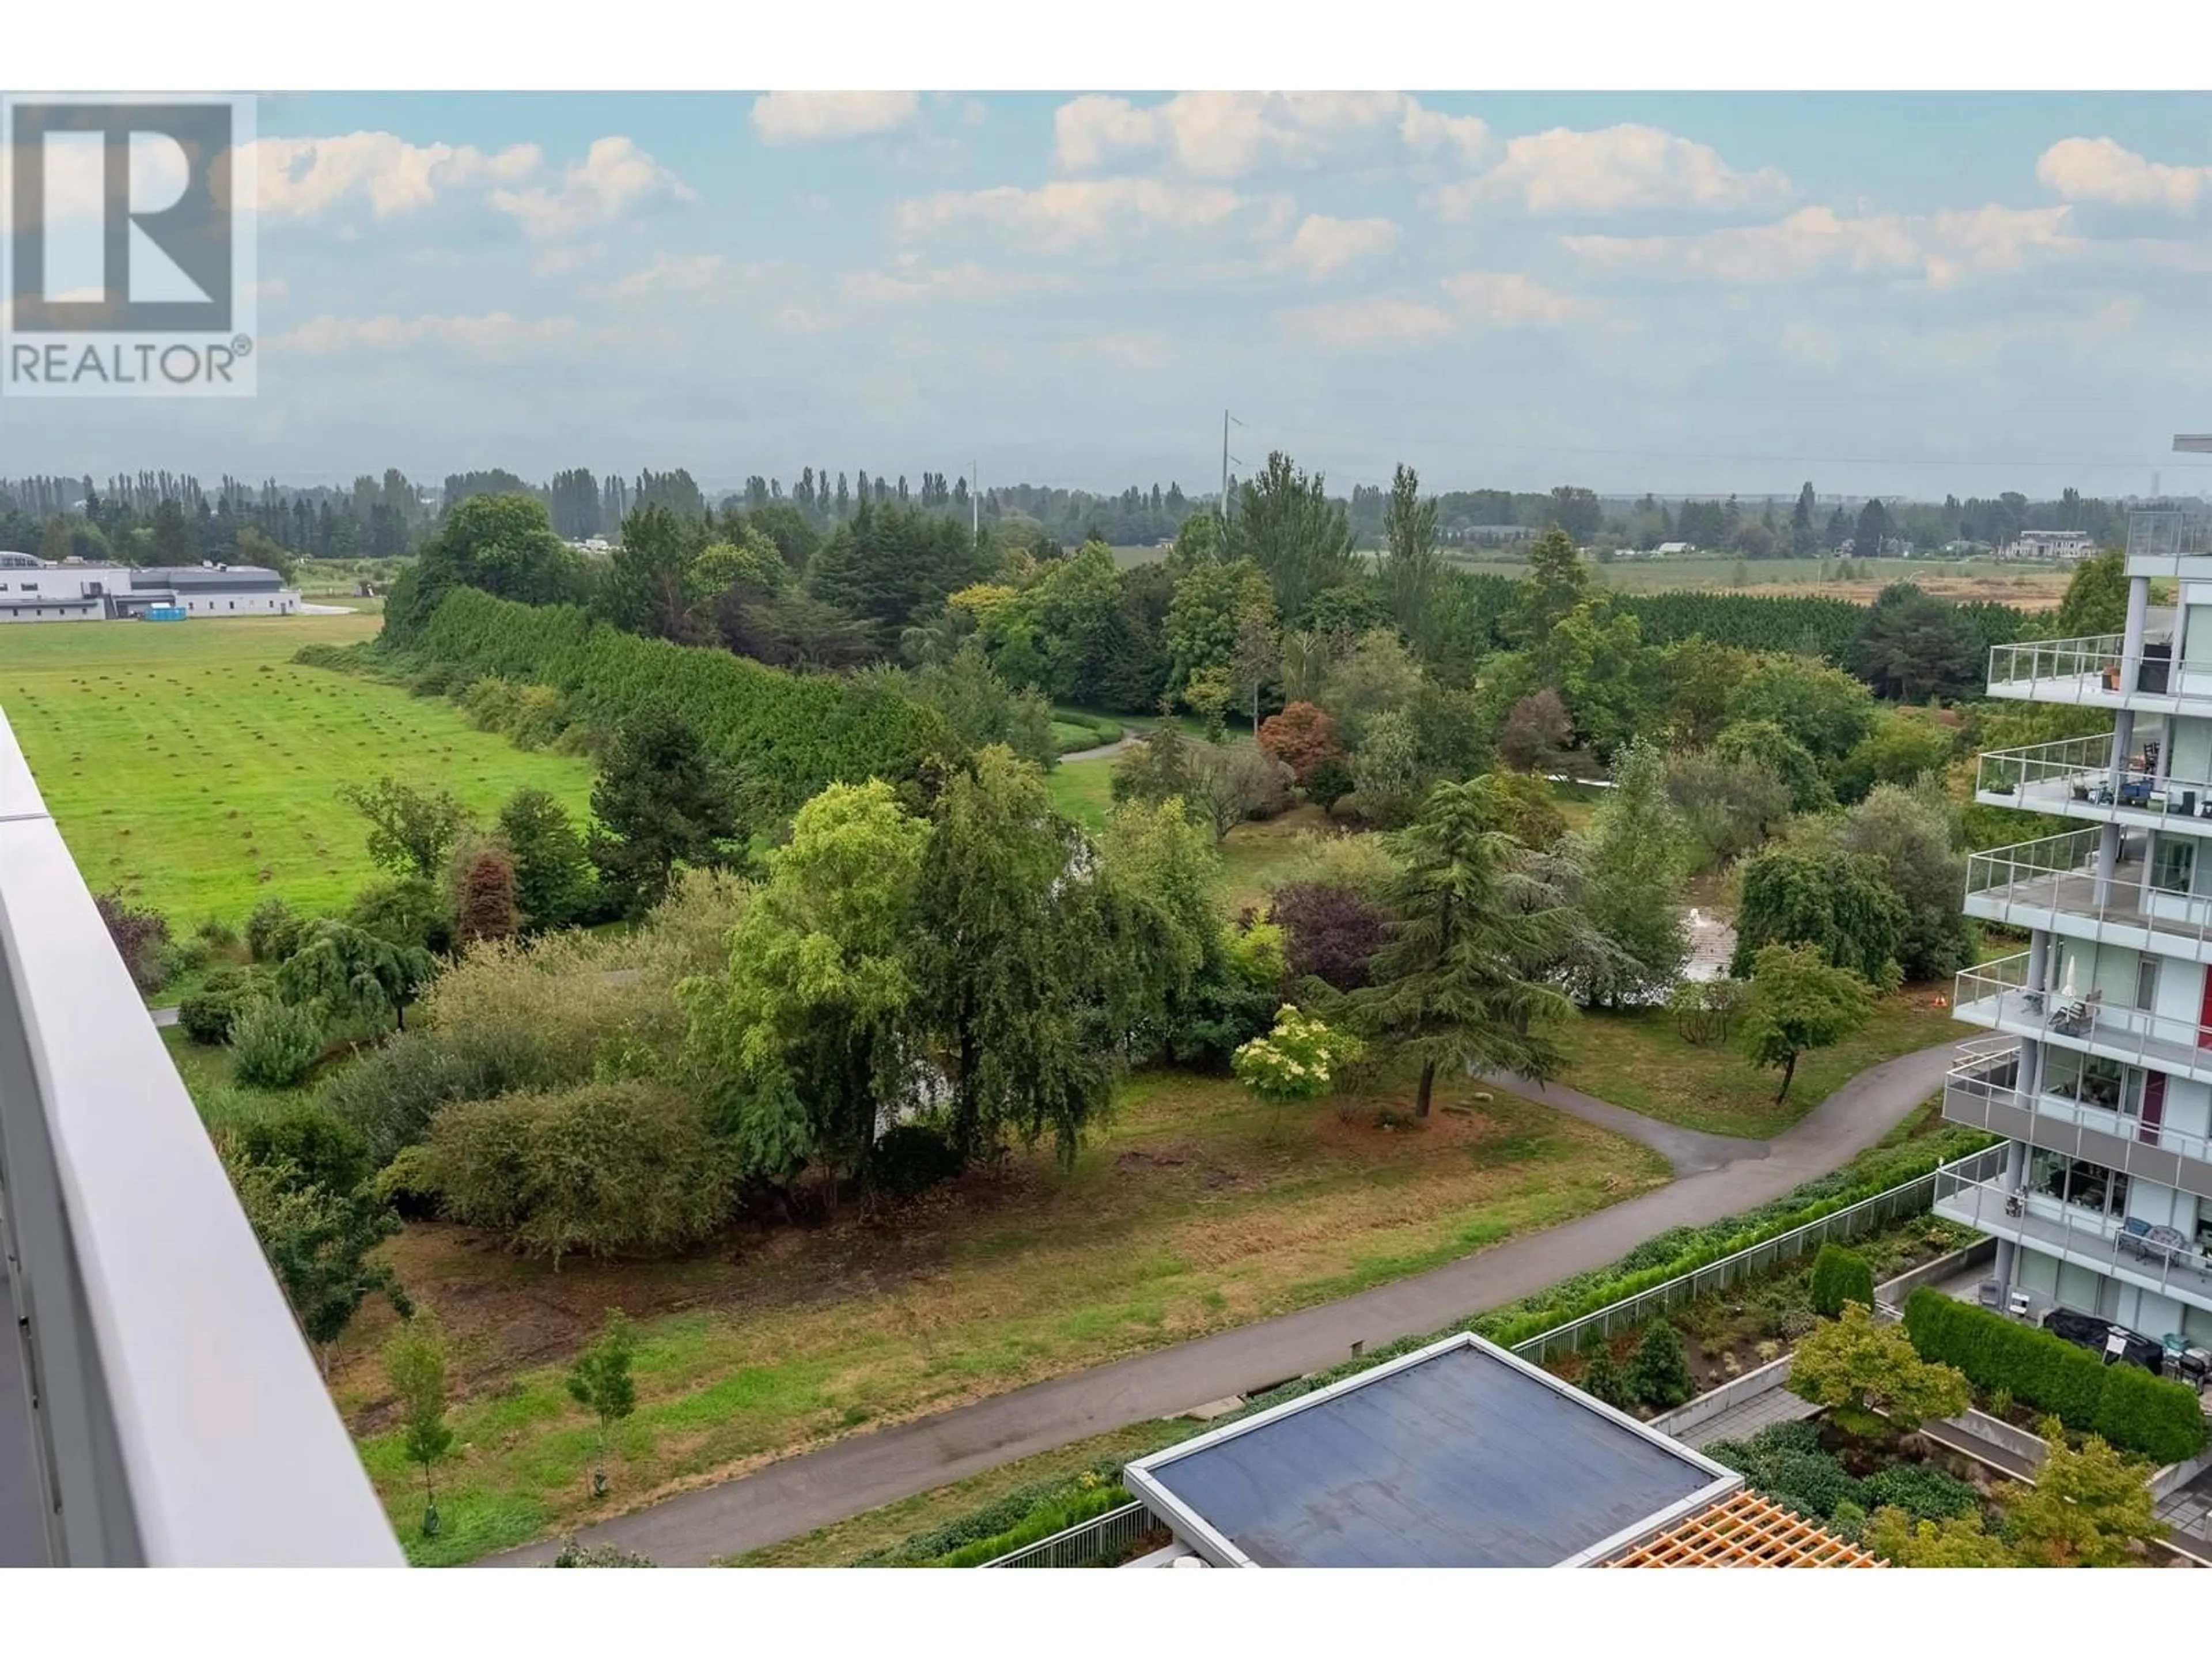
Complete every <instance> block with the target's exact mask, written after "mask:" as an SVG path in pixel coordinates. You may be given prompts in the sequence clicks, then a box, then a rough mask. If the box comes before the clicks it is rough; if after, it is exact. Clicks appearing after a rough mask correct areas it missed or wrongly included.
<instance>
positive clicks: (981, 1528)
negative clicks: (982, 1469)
mask: <svg viewBox="0 0 2212 1659" xmlns="http://www.w3.org/2000/svg"><path fill="white" fill-rule="evenodd" d="M1100 1491H1109V1492H1115V1493H1121V1459H1119V1458H1117V1457H1109V1458H1103V1459H1101V1460H1100V1461H1099V1462H1095V1463H1092V1464H1091V1465H1090V1466H1089V1467H1087V1468H1080V1469H1078V1470H1076V1471H1075V1472H1074V1473H1073V1474H1055V1475H1051V1476H1048V1477H1047V1478H1046V1479H1044V1480H1032V1481H1030V1483H1029V1484H1028V1485H1027V1486H1017V1487H1015V1488H1014V1489H1013V1490H1012V1492H1006V1493H1004V1494H1002V1495H1001V1496H1000V1497H998V1498H993V1499H992V1500H991V1501H990V1502H989V1503H987V1504H983V1505H982V1506H981V1508H979V1509H974V1510H969V1512H968V1513H967V1514H965V1515H960V1516H954V1517H953V1518H952V1519H951V1520H950V1521H947V1522H944V1523H943V1524H942V1525H941V1526H935V1527H932V1528H929V1529H928V1530H927V1532H918V1533H916V1534H914V1536H913V1537H911V1538H908V1539H907V1540H906V1541H903V1542H902V1543H897V1544H892V1545H890V1546H888V1547H884V1548H883V1549H878V1550H871V1551H869V1552H868V1553H866V1555H863V1556H860V1557H858V1558H856V1559H854V1562H853V1565H854V1566H856V1567H926V1566H931V1565H936V1564H938V1563H940V1562H942V1561H943V1560H944V1559H945V1558H946V1557H947V1556H950V1555H952V1554H954V1553H957V1552H960V1551H963V1550H967V1549H969V1548H972V1547H975V1545H978V1544H981V1543H987V1542H994V1541H997V1540H999V1539H1001V1538H1005V1537H1007V1536H1009V1535H1010V1534H1013V1533H1015V1532H1018V1531H1023V1530H1024V1529H1025V1527H1026V1523H1027V1522H1029V1521H1030V1519H1031V1518H1032V1517H1034V1516H1040V1515H1042V1514H1044V1513H1045V1512H1047V1511H1048V1510H1049V1511H1055V1512H1056V1511H1057V1510H1060V1508H1062V1507H1064V1506H1066V1505H1067V1504H1072V1503H1073V1502H1075V1501H1076V1500H1077V1498H1079V1495H1081V1494H1084V1493H1086V1492H1100ZM1126 1502H1127V1494H1126V1493H1123V1494H1121V1496H1120V1497H1118V1498H1117V1499H1116V1504H1119V1503H1126ZM1106 1507H1107V1508H1108V1509H1111V1508H1114V1507H1115V1504H1108V1505H1107V1506H1106ZM1104 1512H1105V1511H1104V1510H1099V1511H1098V1513H1100V1514H1103V1513H1104ZM1063 1524H1064V1525H1068V1526H1073V1524H1074V1522H1064V1523H1063ZM1058 1530H1059V1528H1056V1527H1055V1528H1048V1529H1047V1530H1046V1531H1044V1532H1041V1533H1039V1534H1037V1537H1038V1538H1049V1537H1050V1536H1052V1534H1053V1533H1054V1532H1056V1531H1058ZM1035 1541H1036V1540H1035V1539H1024V1540H1023V1542H1024V1543H1034V1542H1035ZM1020 1547H1021V1545H1020V1544H1018V1543H1017V1544H1010V1545H1008V1546H1007V1547H1006V1548H1007V1549H1018V1548H1020ZM1004 1553H1006V1551H1005V1550H994V1552H993V1553H992V1555H991V1556H986V1557H985V1558H984V1559H986V1560H989V1559H993V1556H996V1555H1002V1554H1004Z"/></svg>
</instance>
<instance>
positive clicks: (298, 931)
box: [246, 897, 307, 963]
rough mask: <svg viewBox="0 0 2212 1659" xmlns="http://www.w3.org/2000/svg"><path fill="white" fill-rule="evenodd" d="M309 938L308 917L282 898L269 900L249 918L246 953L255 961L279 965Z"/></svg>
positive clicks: (259, 905) (263, 901)
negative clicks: (295, 911)
mask: <svg viewBox="0 0 2212 1659" xmlns="http://www.w3.org/2000/svg"><path fill="white" fill-rule="evenodd" d="M305 939H307V921H306V919H305V918H304V917H302V916H299V915H295V914H294V913H293V909H292V907H291V906H290V905H289V904H287V903H285V902H284V901H283V899H280V898H273V897H272V898H265V899H264V900H262V901H261V902H260V903H258V904H257V905H255V906H254V907H253V910H252V915H248V916H247V917H246V955H247V956H249V957H252V959H253V960H254V961H256V962H259V963H279V962H282V961H283V960H284V959H285V958H286V957H289V956H290V955H291V954H292V953H293V952H294V951H296V950H298V949H299V948H300V946H301V943H302V942H304V941H305Z"/></svg>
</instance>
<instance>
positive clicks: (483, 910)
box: [453, 847, 521, 946]
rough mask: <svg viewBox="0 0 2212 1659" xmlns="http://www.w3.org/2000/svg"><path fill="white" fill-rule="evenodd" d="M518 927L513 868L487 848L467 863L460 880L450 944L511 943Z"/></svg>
mask: <svg viewBox="0 0 2212 1659" xmlns="http://www.w3.org/2000/svg"><path fill="white" fill-rule="evenodd" d="M520 925H521V917H520V913H519V912H518V911H517V909H516V908H515V902H514V865H513V861H512V860H509V859H508V857H507V854H505V853H503V852H501V850H500V849H499V848H495V847H488V848H485V849H484V850H483V852H481V853H479V854H477V855H476V857H475V858H474V859H472V860H470V863H469V867H468V872H467V873H466V874H465V876H463V877H462V878H461V893H460V902H459V903H458V904H457V905H456V906H455V907H454V915H453V943H454V944H455V945H461V946H467V945H474V944H475V943H476V942H477V940H478V939H512V938H513V936H514V931H515V929H516V928H517V927H520Z"/></svg>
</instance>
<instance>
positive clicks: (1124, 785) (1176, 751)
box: [1109, 721, 1198, 802]
mask: <svg viewBox="0 0 2212 1659" xmlns="http://www.w3.org/2000/svg"><path fill="white" fill-rule="evenodd" d="M1197 764H1198V763H1197V759H1196V757H1194V755H1193V754H1192V753H1191V744H1190V741H1189V739H1188V738H1185V737H1184V736H1183V734H1182V732H1180V731H1179V730H1177V729H1176V726H1174V724H1173V723H1172V722H1170V721H1162V722H1161V723H1160V724H1159V725H1158V726H1154V727H1153V728H1152V730H1151V731H1149V732H1140V733H1139V734H1138V737H1137V740H1136V741H1135V742H1134V743H1133V744H1131V745H1130V746H1129V747H1128V748H1127V749H1125V750H1122V751H1121V758H1120V759H1118V760H1116V761H1115V763H1114V773H1113V777H1112V779H1111V781H1110V784H1109V787H1110V788H1111V790H1112V793H1113V797H1114V799H1115V800H1116V801H1124V800H1141V801H1153V802H1158V801H1164V800H1166V799H1169V798H1170V796H1180V797H1182V798H1183V799H1189V798H1190V795H1191V793H1192V789H1193V787H1194V780H1195V778H1196V775H1197V773H1196V768H1197Z"/></svg>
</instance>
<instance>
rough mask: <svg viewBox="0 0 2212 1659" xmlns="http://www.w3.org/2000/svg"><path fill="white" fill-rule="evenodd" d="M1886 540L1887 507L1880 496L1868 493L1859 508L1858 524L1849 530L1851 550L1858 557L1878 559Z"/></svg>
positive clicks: (1887, 538) (1887, 534)
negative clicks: (1864, 503)
mask: <svg viewBox="0 0 2212 1659" xmlns="http://www.w3.org/2000/svg"><path fill="white" fill-rule="evenodd" d="M1888 540H1889V509H1888V508H1887V507H1884V506H1883V505H1882V504H1881V496H1879V495H1869V496H1868V497H1867V500H1866V505H1865V506H1864V507H1861V508H1859V519H1858V525H1857V528H1856V529H1854V530H1853V531H1852V532H1851V552H1852V554H1853V555H1854V556H1857V557H1858V558H1862V559H1878V558H1880V557H1881V555H1882V545H1883V544H1884V543H1886V542H1887V541H1888Z"/></svg>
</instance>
